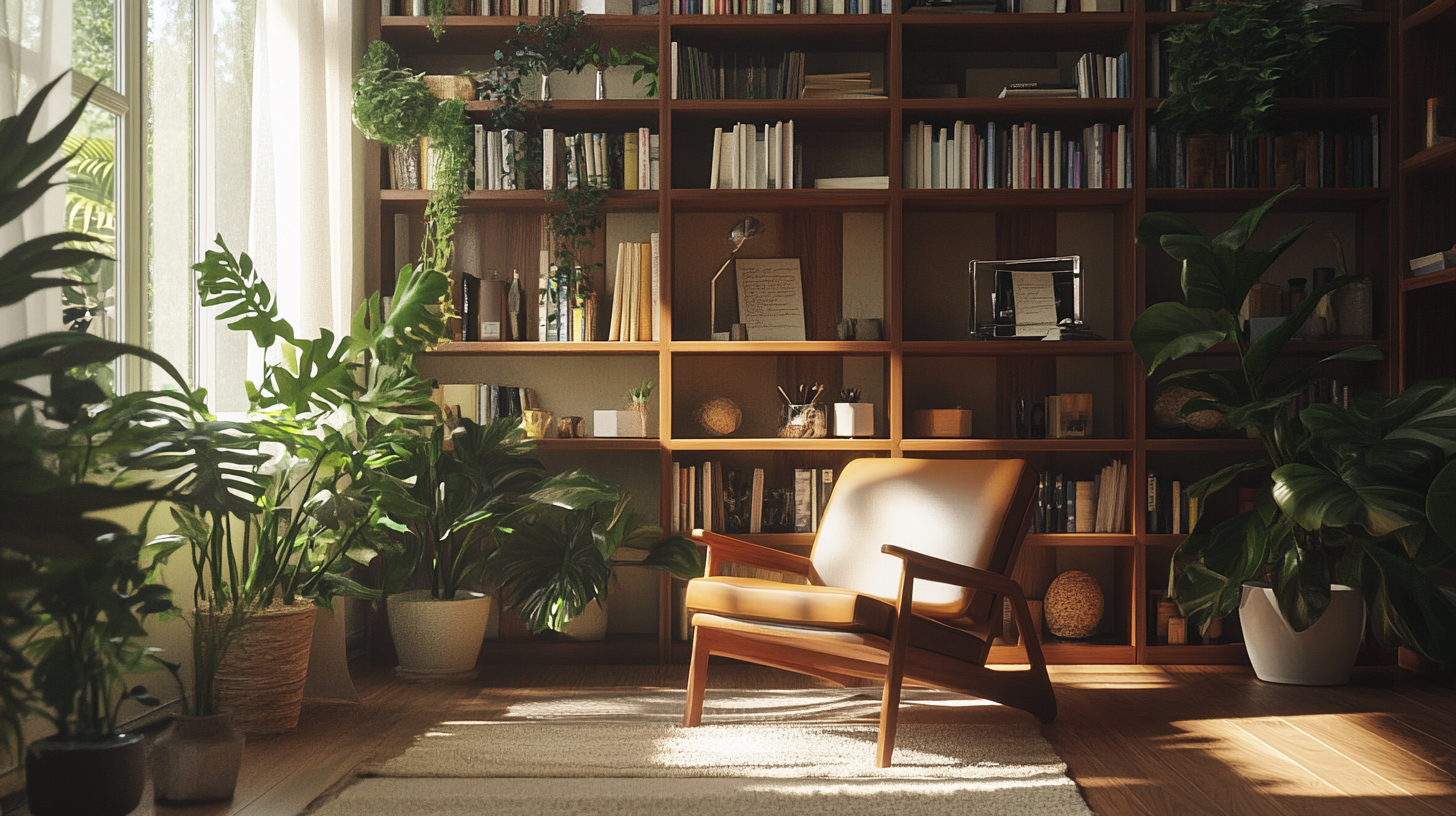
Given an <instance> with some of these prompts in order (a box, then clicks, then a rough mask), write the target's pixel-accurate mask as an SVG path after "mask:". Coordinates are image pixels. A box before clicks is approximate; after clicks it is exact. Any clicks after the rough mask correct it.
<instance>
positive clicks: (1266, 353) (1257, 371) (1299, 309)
mask: <svg viewBox="0 0 1456 816" xmlns="http://www.w3.org/2000/svg"><path fill="white" fill-rule="evenodd" d="M1355 280H1356V279H1355V278H1354V277H1351V276H1348V275H1347V276H1343V277H1339V278H1335V279H1334V280H1333V281H1331V282H1330V283H1329V284H1326V285H1325V286H1321V287H1319V288H1318V289H1316V290H1314V291H1313V292H1311V293H1310V295H1309V297H1307V298H1305V299H1304V300H1302V301H1300V302H1299V305H1298V306H1296V307H1294V311H1293V312H1291V313H1290V314H1289V316H1288V317H1286V318H1284V320H1282V321H1280V323H1279V325H1277V326H1275V327H1274V328H1273V329H1270V330H1269V331H1267V332H1265V333H1264V334H1263V335H1261V336H1260V337H1259V339H1258V340H1255V341H1254V342H1253V343H1251V344H1250V345H1249V351H1248V353H1247V354H1245V355H1244V360H1243V366H1244V375H1245V376H1246V377H1248V379H1249V381H1250V382H1256V381H1258V380H1259V379H1261V378H1262V377H1263V376H1264V373H1265V372H1266V371H1268V370H1269V366H1270V365H1271V364H1272V363H1273V362H1274V361H1275V360H1276V359H1278V357H1279V352H1280V351H1282V350H1283V349H1284V344H1285V343H1287V342H1289V340H1290V338H1292V337H1293V336H1294V333H1295V332H1297V331H1299V329H1300V328H1301V327H1302V326H1304V322H1305V321H1306V320H1308V319H1309V316H1310V315H1311V314H1314V310H1315V307H1316V306H1318V305H1319V302H1320V300H1321V299H1322V298H1323V297H1324V296H1325V295H1328V294H1330V293H1331V292H1334V291H1335V290H1336V289H1339V288H1340V287H1342V286H1344V285H1346V284H1349V283H1353V282H1354V281H1355Z"/></svg>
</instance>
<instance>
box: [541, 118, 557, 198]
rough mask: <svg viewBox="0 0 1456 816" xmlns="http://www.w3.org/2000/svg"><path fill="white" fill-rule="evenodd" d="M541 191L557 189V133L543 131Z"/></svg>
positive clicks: (550, 129) (552, 130)
mask: <svg viewBox="0 0 1456 816" xmlns="http://www.w3.org/2000/svg"><path fill="white" fill-rule="evenodd" d="M541 189H543V190H554V189H556V131H555V130H554V129H552V128H544V129H542V131H541Z"/></svg>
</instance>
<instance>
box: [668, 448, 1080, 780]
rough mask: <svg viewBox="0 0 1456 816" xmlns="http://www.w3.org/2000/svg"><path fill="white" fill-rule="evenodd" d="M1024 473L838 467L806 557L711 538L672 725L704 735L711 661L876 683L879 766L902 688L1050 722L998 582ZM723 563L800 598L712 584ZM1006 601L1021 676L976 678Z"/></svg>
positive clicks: (996, 465) (691, 605)
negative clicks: (1021, 658) (981, 701)
mask: <svg viewBox="0 0 1456 816" xmlns="http://www.w3.org/2000/svg"><path fill="white" fill-rule="evenodd" d="M1035 493H1036V474H1035V472H1034V471H1033V470H1032V469H1031V467H1030V466H1029V465H1028V464H1027V463H1026V462H1024V461H1022V460H945V459H934V460H932V459H857V460H855V461H853V462H851V463H850V464H849V466H848V467H846V468H844V470H843V471H842V472H841V474H840V476H839V480H838V484H836V485H835V488H834V493H833V495H832V496H831V498H830V501H829V505H828V507H827V508H826V509H825V511H824V517H823V519H822V520H821V522H820V525H819V533H818V535H817V536H816V538H815V539H814V548H813V551H812V552H811V554H810V556H809V557H808V558H805V557H803V556H799V555H794V554H792V553H786V552H782V551H780V550H774V549H770V548H768V547H761V546H758V545H756V544H751V543H749V542H746V541H741V540H738V539H734V538H729V537H727V536H723V535H718V534H715V533H710V532H703V531H701V530H699V531H696V532H695V535H696V537H697V539H698V540H699V541H701V542H703V543H705V544H706V545H707V547H708V564H707V574H706V576H705V577H703V578H695V579H693V580H692V581H690V582H688V590H687V601H686V605H687V608H688V611H689V613H691V614H692V615H693V619H692V622H693V626H694V629H695V631H694V636H693V657H692V667H691V669H690V672H689V675H688V690H687V710H686V712H685V714H684V717H683V724H684V725H688V726H694V725H698V724H699V723H700V722H701V720H702V711H703V692H704V690H705V688H706V684H707V674H708V658H709V656H710V655H715V654H717V655H724V656H727V657H733V658H737V659H739V660H746V661H749V662H753V663H759V664H762V665H765V666H774V667H776V668H780V669H786V670H788V671H793V672H798V673H801V674H808V675H812V676H814V677H820V678H824V679H826V680H829V681H831V682H836V683H841V684H849V683H851V682H853V681H852V678H870V679H880V680H883V681H884V684H885V693H884V701H883V703H882V706H881V709H880V736H879V743H878V750H877V753H876V764H877V765H878V766H880V767H888V766H889V764H890V757H891V754H892V753H893V751H894V746H895V724H896V718H897V715H898V712H899V705H900V688H901V686H902V684H905V683H908V684H910V685H912V686H926V687H935V688H943V689H949V690H952V691H958V692H962V693H965V694H969V695H973V696H976V697H982V698H985V699H987V700H993V701H995V702H998V703H1003V704H1005V705H1008V706H1013V707H1015V708H1020V709H1022V710H1025V711H1028V712H1030V713H1032V714H1034V715H1035V716H1036V717H1037V718H1038V719H1040V720H1041V721H1043V722H1051V721H1052V719H1053V718H1055V717H1056V713H1057V702H1056V697H1055V696H1054V694H1053V692H1052V687H1051V681H1050V680H1049V679H1048V677H1047V671H1046V661H1045V660H1044V658H1043V657H1042V653H1041V643H1040V641H1038V639H1037V635H1036V630H1035V629H1033V628H1032V624H1031V614H1030V612H1029V611H1028V610H1027V606H1026V599H1025V597H1024V596H1023V595H1022V592H1021V587H1020V586H1019V585H1017V584H1016V582H1015V581H1013V580H1011V578H1010V575H1011V570H1012V568H1013V567H1014V566H1015V564H1016V555H1017V551H1018V550H1019V549H1020V547H1021V541H1022V539H1023V538H1024V537H1025V535H1026V527H1027V521H1028V517H1029V514H1030V512H1031V505H1032V498H1033V496H1034V495H1035ZM724 563H736V564H742V565H746V566H753V567H760V568H763V569H767V570H775V571H782V572H789V573H795V574H798V575H803V576H805V577H806V578H807V579H808V581H809V584H808V585H798V584H788V583H779V582H776V581H767V580H761V579H756V578H737V577H726V576H722V575H720V574H719V573H720V571H721V566H722V565H723V564H724ZM1003 597H1005V598H1008V599H1010V601H1011V603H1012V607H1013V610H1014V614H1015V616H1016V622H1017V628H1018V629H1019V630H1020V632H1021V633H1022V639H1023V642H1024V644H1025V647H1026V654H1027V658H1028V659H1029V661H1030V664H1031V665H1030V667H1029V668H1027V669H1022V670H1015V671H994V670H991V669H987V668H986V666H985V663H986V657H987V655H988V654H989V652H990V648H991V641H992V639H994V638H995V637H997V636H998V635H999V634H1000V633H1001V609H1002V606H1001V599H1002V598H1003Z"/></svg>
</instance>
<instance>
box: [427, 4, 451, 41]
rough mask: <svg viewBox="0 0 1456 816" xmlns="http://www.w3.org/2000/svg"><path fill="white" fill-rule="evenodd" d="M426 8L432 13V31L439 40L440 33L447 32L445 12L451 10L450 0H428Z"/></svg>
mask: <svg viewBox="0 0 1456 816" xmlns="http://www.w3.org/2000/svg"><path fill="white" fill-rule="evenodd" d="M425 10H426V11H428V12H429V14H430V33H431V34H433V35H435V42H439V41H440V35H441V34H444V33H445V12H447V11H449V10H450V0H428V2H427V3H426V4H425Z"/></svg>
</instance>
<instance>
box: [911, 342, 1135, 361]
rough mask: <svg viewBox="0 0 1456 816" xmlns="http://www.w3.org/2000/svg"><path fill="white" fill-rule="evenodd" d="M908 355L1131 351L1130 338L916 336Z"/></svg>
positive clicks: (1072, 354) (1055, 354)
mask: <svg viewBox="0 0 1456 816" xmlns="http://www.w3.org/2000/svg"><path fill="white" fill-rule="evenodd" d="M901 350H902V352H903V353H904V354H905V356H907V357H1105V356H1109V355H1117V354H1131V353H1132V343H1130V342H1128V341H1126V340H1065V341H1057V342H1047V341H1040V340H912V341H907V342H905V343H902V344H901Z"/></svg>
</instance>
